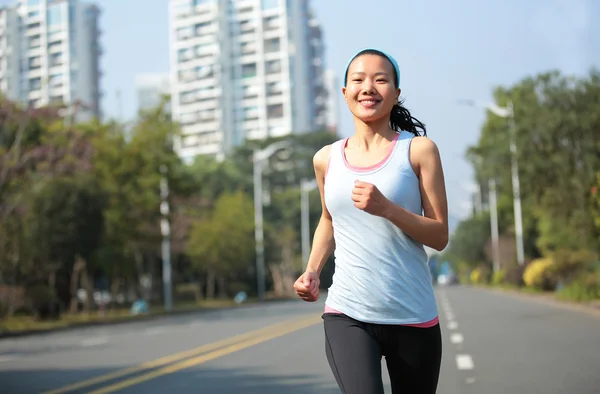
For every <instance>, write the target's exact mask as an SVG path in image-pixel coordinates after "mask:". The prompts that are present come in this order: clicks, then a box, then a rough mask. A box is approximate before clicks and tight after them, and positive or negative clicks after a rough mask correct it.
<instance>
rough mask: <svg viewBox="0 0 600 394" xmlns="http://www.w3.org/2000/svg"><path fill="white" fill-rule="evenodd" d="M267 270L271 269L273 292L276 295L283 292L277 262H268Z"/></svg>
mask: <svg viewBox="0 0 600 394" xmlns="http://www.w3.org/2000/svg"><path fill="white" fill-rule="evenodd" d="M269 271H271V276H272V277H273V293H274V294H275V296H276V297H278V296H280V295H281V294H283V288H284V285H283V278H282V276H281V269H280V267H279V264H269Z"/></svg>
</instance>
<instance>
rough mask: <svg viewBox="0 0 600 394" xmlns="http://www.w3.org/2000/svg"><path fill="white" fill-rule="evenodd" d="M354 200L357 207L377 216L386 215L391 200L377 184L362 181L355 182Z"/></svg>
mask: <svg viewBox="0 0 600 394" xmlns="http://www.w3.org/2000/svg"><path fill="white" fill-rule="evenodd" d="M352 201H354V206H355V207H356V208H358V209H361V210H363V211H365V212H367V213H370V214H371V215H375V216H384V213H385V211H386V209H387V208H388V207H389V205H390V200H388V199H387V198H386V197H385V196H384V195H383V194H382V193H381V191H379V189H378V188H377V186H375V185H373V184H372V183H367V182H361V181H355V182H354V189H352Z"/></svg>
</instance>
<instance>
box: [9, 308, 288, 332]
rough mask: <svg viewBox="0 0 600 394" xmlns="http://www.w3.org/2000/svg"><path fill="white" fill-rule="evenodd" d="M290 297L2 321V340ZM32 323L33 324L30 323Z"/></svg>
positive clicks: (141, 320) (217, 309) (201, 311)
mask: <svg viewBox="0 0 600 394" xmlns="http://www.w3.org/2000/svg"><path fill="white" fill-rule="evenodd" d="M289 300H290V298H274V299H266V300H264V301H262V302H260V301H258V300H249V301H246V302H244V303H242V304H235V303H234V302H231V303H230V304H229V305H228V304H223V303H222V304H220V305H213V306H207V305H197V306H185V307H180V308H177V307H175V308H174V310H172V311H171V312H166V311H164V310H158V311H154V312H152V311H151V312H149V313H146V314H139V315H129V314H123V315H115V316H107V317H104V318H102V317H100V316H98V315H97V314H94V315H92V317H91V320H88V321H77V320H76V319H74V320H70V321H69V320H68V315H65V316H66V317H65V318H64V319H62V320H57V321H47V322H40V323H39V325H36V324H34V327H31V328H25V329H17V330H2V328H1V327H2V324H1V322H0V340H2V339H5V338H15V337H23V336H31V335H42V334H48V333H53V332H59V331H67V330H73V329H77V328H84V327H93V326H103V325H116V324H128V323H136V322H144V321H149V320H153V319H158V318H163V317H169V316H180V315H186V314H197V313H206V312H214V311H225V310H231V309H239V308H247V307H251V306H257V305H261V304H266V303H271V302H278V301H279V302H281V301H289ZM30 325H31V324H30Z"/></svg>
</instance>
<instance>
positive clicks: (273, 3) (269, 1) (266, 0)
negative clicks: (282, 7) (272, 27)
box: [262, 0, 279, 10]
mask: <svg viewBox="0 0 600 394" xmlns="http://www.w3.org/2000/svg"><path fill="white" fill-rule="evenodd" d="M277 7H279V0H262V9H263V10H271V9H273V8H277Z"/></svg>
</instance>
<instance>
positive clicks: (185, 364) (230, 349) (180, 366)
mask: <svg viewBox="0 0 600 394" xmlns="http://www.w3.org/2000/svg"><path fill="white" fill-rule="evenodd" d="M319 321H321V315H320V314H319V315H317V316H312V317H311V318H309V319H305V320H304V321H300V322H297V323H296V324H294V325H290V326H288V327H283V328H282V329H281V330H275V331H274V332H269V333H265V334H263V335H259V336H257V337H253V338H250V339H248V340H247V341H242V342H239V343H235V344H233V345H230V346H227V347H224V348H221V349H218V350H215V351H213V352H210V353H207V354H203V355H201V356H198V357H194V358H190V359H187V360H184V361H180V362H178V363H175V364H172V365H169V366H166V367H163V368H160V369H158V370H156V371H152V372H148V373H146V374H143V375H140V376H137V377H134V378H131V379H127V380H124V381H121V382H118V383H115V384H112V385H110V386H107V387H104V388H101V389H98V390H95V391H92V392H89V393H88V394H108V393H114V392H115V391H119V390H122V389H124V388H127V387H130V386H133V385H136V384H139V383H143V382H147V381H149V380H152V379H154V378H157V377H159V376H162V375H167V374H170V373H174V372H177V371H181V370H184V369H188V368H191V367H193V366H196V365H200V364H202V363H205V362H207V361H211V360H214V359H216V358H219V357H223V356H226V355H228V354H231V353H235V352H237V351H240V350H243V349H246V348H248V347H251V346H254V345H258V344H259V343H263V342H267V341H269V340H271V339H275V338H278V337H281V336H284V335H286V334H290V333H292V332H294V331H298V330H301V329H303V328H306V327H310V326H313V325H315V324H317V323H318V322H319Z"/></svg>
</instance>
